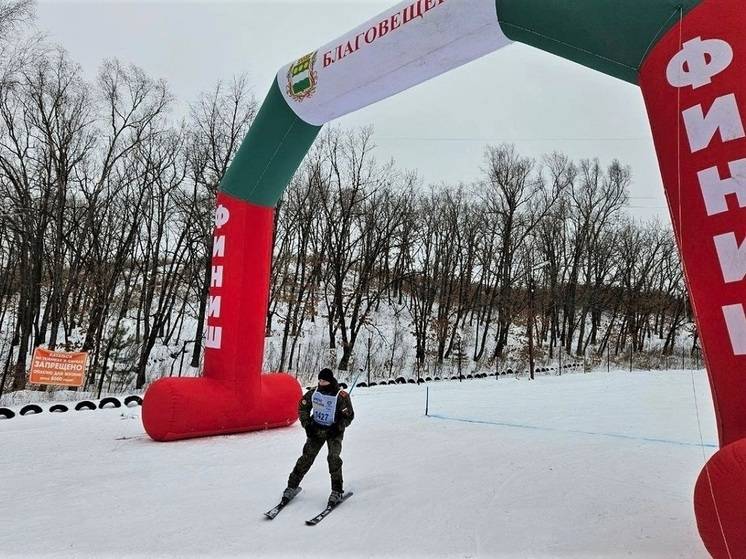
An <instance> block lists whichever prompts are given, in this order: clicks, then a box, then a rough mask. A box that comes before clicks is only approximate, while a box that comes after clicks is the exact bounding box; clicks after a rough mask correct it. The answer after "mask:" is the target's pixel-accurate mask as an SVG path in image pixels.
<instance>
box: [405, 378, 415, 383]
mask: <svg viewBox="0 0 746 559" xmlns="http://www.w3.org/2000/svg"><path fill="white" fill-rule="evenodd" d="M407 384H417V381H416V380H414V379H413V378H411V379H409V380H407Z"/></svg>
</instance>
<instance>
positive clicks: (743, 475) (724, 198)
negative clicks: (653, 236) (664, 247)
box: [640, 0, 746, 558]
mask: <svg viewBox="0 0 746 559" xmlns="http://www.w3.org/2000/svg"><path fill="white" fill-rule="evenodd" d="M744 29H746V9H744V4H743V0H705V1H704V2H702V4H700V5H699V6H697V7H696V8H694V9H693V10H692V11H691V12H689V14H688V15H687V16H686V17H684V18H682V20H681V21H680V23H679V24H677V25H675V26H674V27H673V28H672V29H671V31H669V32H668V34H667V35H666V36H665V37H664V38H663V39H662V40H661V41H660V42H659V43H658V44H657V45H656V46H655V48H654V49H653V50H652V52H651V53H650V54H649V55H648V57H647V59H646V60H645V64H644V66H643V68H642V71H641V75H640V85H641V87H642V90H643V94H644V96H645V102H646V104H647V108H648V113H649V115H650V121H651V126H652V130H653V137H654V139H655V145H656V148H657V151H658V159H659V162H660V167H661V172H662V174H663V181H664V184H665V188H666V195H667V198H668V204H669V209H670V211H671V217H672V220H673V224H674V229H675V232H676V238H677V241H678V244H679V249H680V251H681V254H682V257H683V262H684V269H685V273H686V279H687V284H688V287H689V293H690V297H691V301H692V305H693V307H694V310H695V316H696V320H697V326H698V329H699V334H700V338H701V340H702V347H703V350H704V353H705V361H706V363H707V369H708V373H709V377H710V386H711V388H712V394H713V398H714V403H715V413H716V415H717V426H718V433H719V436H720V443H721V447H724V448H722V449H721V450H720V451H718V453H717V454H716V455H715V456H714V457H713V458H712V459H711V460H710V462H709V463H708V464H707V465H706V466H705V469H704V470H703V471H702V474H701V475H700V478H699V481H698V482H697V486H696V490H695V510H696V514H697V523H698V526H699V530H700V534H701V536H702V539H703V541H704V543H705V545H706V547H707V549H708V550H709V551H710V553H711V554H712V555H713V556H714V557H717V558H720V557H723V558H735V557H746V440H745V439H744V437H746V281H745V278H746V243H744V238H745V237H746V129H745V128H746V127H745V126H744V116H746V33H744Z"/></svg>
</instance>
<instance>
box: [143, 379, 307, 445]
mask: <svg viewBox="0 0 746 559" xmlns="http://www.w3.org/2000/svg"><path fill="white" fill-rule="evenodd" d="M260 382H261V389H260V390H259V391H258V394H256V395H252V396H248V395H246V396H243V395H242V394H241V393H239V392H238V391H237V390H236V389H235V388H234V387H235V384H234V383H229V382H225V381H219V380H215V379H211V378H186V379H185V378H167V379H161V380H158V381H156V382H154V383H153V384H151V385H150V387H149V388H148V391H147V392H146V393H145V398H144V400H143V405H142V422H143V425H144V427H145V431H146V432H147V433H148V435H150V437H151V438H152V439H154V440H156V441H176V440H181V439H190V438H195V437H208V436H211V435H227V434H231V433H244V432H247V431H259V430H262V429H273V428H276V427H287V426H288V425H292V424H293V423H294V422H295V421H296V420H297V419H298V402H299V400H300V398H301V396H302V394H301V387H300V385H299V384H298V381H297V380H295V378H293V377H291V376H290V375H287V374H283V373H274V374H267V375H262V376H261V378H260Z"/></svg>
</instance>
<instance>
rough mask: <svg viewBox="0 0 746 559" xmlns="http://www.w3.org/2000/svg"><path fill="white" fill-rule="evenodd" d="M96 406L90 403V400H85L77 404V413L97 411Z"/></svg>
mask: <svg viewBox="0 0 746 559" xmlns="http://www.w3.org/2000/svg"><path fill="white" fill-rule="evenodd" d="M95 409H96V404H94V403H93V402H89V401H88V400H83V401H82V402H78V403H77V404H75V411H83V410H95Z"/></svg>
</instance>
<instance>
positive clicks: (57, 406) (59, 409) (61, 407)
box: [49, 404, 69, 413]
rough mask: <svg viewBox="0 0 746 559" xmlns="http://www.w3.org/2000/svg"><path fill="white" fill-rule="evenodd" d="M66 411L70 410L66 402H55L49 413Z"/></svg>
mask: <svg viewBox="0 0 746 559" xmlns="http://www.w3.org/2000/svg"><path fill="white" fill-rule="evenodd" d="M66 411H69V408H68V407H67V406H65V405H64V404H55V405H53V406H52V407H51V408H49V413H65V412H66Z"/></svg>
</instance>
